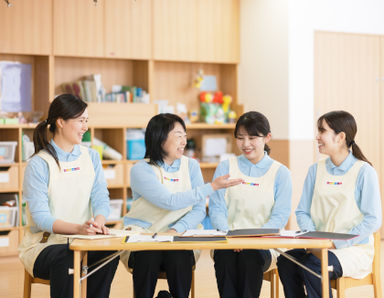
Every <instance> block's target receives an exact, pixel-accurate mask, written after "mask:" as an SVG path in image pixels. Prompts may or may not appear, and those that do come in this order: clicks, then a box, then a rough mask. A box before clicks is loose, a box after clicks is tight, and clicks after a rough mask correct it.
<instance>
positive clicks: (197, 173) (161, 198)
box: [124, 159, 213, 232]
mask: <svg viewBox="0 0 384 298" xmlns="http://www.w3.org/2000/svg"><path fill="white" fill-rule="evenodd" d="M188 164H189V176H190V179H191V186H192V189H191V190H189V191H185V192H177V193H171V192H170V191H169V190H168V189H167V188H166V187H165V186H164V185H163V184H162V183H161V182H160V181H159V179H158V178H157V176H156V173H155V172H154V170H153V168H152V167H151V166H150V165H149V164H148V163H147V162H146V161H144V160H142V161H139V162H138V163H136V164H135V165H134V166H133V167H132V169H131V189H132V197H133V200H137V199H139V198H140V197H142V198H145V200H147V201H149V202H151V203H152V204H154V205H156V206H158V207H160V208H163V209H167V210H178V209H183V208H186V207H188V206H193V208H192V210H191V211H190V212H188V213H187V214H186V215H185V216H183V217H182V218H181V219H180V220H178V221H177V222H175V223H174V224H173V225H171V226H170V228H172V229H175V230H176V231H178V232H183V231H185V230H187V229H194V228H196V226H197V225H198V224H199V223H201V222H202V220H203V219H204V217H205V214H206V212H205V202H206V197H207V196H208V195H210V194H211V193H213V189H212V186H211V184H210V183H207V184H204V180H203V176H202V174H201V170H200V166H199V164H198V162H197V161H196V160H194V159H189V163H188ZM158 165H159V166H160V167H162V168H163V169H164V171H166V172H170V173H172V172H176V171H178V170H179V168H180V165H181V160H180V159H177V160H175V161H174V162H173V163H172V165H168V164H166V163H159V164H158ZM124 225H138V226H140V227H143V228H149V227H150V225H151V224H150V223H148V222H145V221H141V220H138V219H134V218H130V217H129V213H128V214H127V215H126V216H125V217H124Z"/></svg>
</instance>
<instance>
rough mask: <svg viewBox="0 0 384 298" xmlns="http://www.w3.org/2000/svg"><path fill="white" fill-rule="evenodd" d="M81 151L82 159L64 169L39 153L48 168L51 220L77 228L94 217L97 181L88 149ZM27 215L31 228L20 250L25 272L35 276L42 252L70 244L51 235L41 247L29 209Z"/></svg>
mask: <svg viewBox="0 0 384 298" xmlns="http://www.w3.org/2000/svg"><path fill="white" fill-rule="evenodd" d="M80 150H81V155H80V157H79V158H78V159H77V160H75V161H71V162H60V166H61V169H59V167H58V166H57V164H56V161H55V160H54V158H53V157H52V156H51V155H50V154H48V153H47V152H45V151H43V150H42V151H40V152H39V153H38V155H39V156H40V157H41V158H43V159H44V160H45V161H46V162H47V164H48V168H49V183H48V203H49V209H50V211H51V214H52V216H53V217H54V218H55V219H61V220H64V221H67V222H71V223H77V224H82V223H84V222H85V221H87V220H89V219H90V218H91V217H92V212H91V203H90V197H91V191H92V187H93V183H94V179H95V170H94V167H93V163H92V159H91V157H90V156H89V152H88V148H85V147H82V146H80ZM26 213H27V218H28V224H29V226H28V227H27V228H26V229H25V232H24V237H23V240H22V242H21V244H20V246H19V257H20V259H21V261H22V263H23V264H24V266H25V269H26V270H27V271H28V272H29V274H31V275H32V276H33V266H34V264H35V260H36V258H37V256H38V255H39V254H40V252H41V251H42V250H43V249H44V248H45V247H47V246H49V245H53V244H65V243H67V238H65V237H64V236H63V235H59V234H51V235H50V236H49V238H48V239H47V241H46V242H45V243H40V241H41V240H42V238H43V233H44V232H43V231H41V230H39V229H38V228H37V227H36V224H35V223H34V221H33V219H32V217H31V214H30V211H29V208H28V206H27V212H26Z"/></svg>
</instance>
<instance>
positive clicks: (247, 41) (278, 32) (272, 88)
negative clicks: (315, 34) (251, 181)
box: [238, 0, 289, 139]
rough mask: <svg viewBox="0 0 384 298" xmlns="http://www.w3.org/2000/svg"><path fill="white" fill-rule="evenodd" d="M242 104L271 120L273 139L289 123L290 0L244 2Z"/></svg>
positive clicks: (279, 136) (284, 134)
mask: <svg viewBox="0 0 384 298" xmlns="http://www.w3.org/2000/svg"><path fill="white" fill-rule="evenodd" d="M240 3H241V9H240V57H241V62H240V64H239V80H238V82H239V84H238V85H239V92H238V96H239V102H240V103H243V104H244V111H249V110H257V111H259V112H262V113H263V114H264V115H265V116H266V117H267V118H268V119H269V121H270V124H271V130H272V135H273V138H275V139H286V138H287V135H288V131H289V127H288V123H289V119H288V116H289V115H288V113H287V110H288V102H289V101H288V0H257V1H256V0H240Z"/></svg>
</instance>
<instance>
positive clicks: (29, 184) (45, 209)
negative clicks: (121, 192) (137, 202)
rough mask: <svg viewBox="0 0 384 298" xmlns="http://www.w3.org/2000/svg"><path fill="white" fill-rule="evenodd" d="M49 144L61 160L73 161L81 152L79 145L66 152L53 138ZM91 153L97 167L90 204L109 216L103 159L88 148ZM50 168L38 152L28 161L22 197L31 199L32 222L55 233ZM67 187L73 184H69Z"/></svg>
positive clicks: (29, 205) (95, 167)
mask: <svg viewBox="0 0 384 298" xmlns="http://www.w3.org/2000/svg"><path fill="white" fill-rule="evenodd" d="M50 144H51V145H52V146H53V148H54V149H55V151H56V154H57V158H58V159H59V161H64V162H66V161H74V160H76V159H77V158H79V156H80V155H81V151H80V147H79V145H75V146H74V148H73V150H72V152H65V151H64V150H62V149H61V148H60V147H58V146H57V145H56V143H55V142H54V141H53V140H51V141H50ZM89 155H90V157H91V159H92V163H93V166H94V169H95V181H94V183H93V187H92V192H91V198H90V200H91V205H92V211H93V214H94V216H95V217H96V216H97V215H103V216H104V217H105V218H107V217H108V215H109V193H108V189H107V182H106V180H105V178H104V173H103V171H102V167H101V161H100V157H99V155H98V153H97V152H96V151H95V150H93V149H89ZM48 184H49V168H48V164H47V163H46V161H45V160H44V159H42V158H41V157H40V156H38V155H35V156H33V157H32V158H31V160H30V161H29V162H28V165H27V167H26V169H25V175H24V184H23V199H25V200H26V201H27V202H28V207H29V210H30V212H31V216H32V218H33V221H34V222H35V223H36V225H37V227H38V228H39V229H40V230H42V231H47V232H50V233H52V232H53V231H52V227H53V223H54V222H55V220H56V218H54V217H53V216H52V214H51V212H50V209H49V200H48ZM68 187H71V186H70V185H68Z"/></svg>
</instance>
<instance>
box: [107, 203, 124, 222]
mask: <svg viewBox="0 0 384 298" xmlns="http://www.w3.org/2000/svg"><path fill="white" fill-rule="evenodd" d="M109 207H110V213H109V216H108V219H107V220H119V219H120V218H121V210H122V208H123V199H111V200H110V201H109Z"/></svg>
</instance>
